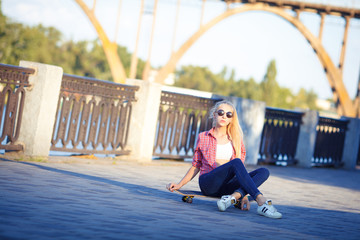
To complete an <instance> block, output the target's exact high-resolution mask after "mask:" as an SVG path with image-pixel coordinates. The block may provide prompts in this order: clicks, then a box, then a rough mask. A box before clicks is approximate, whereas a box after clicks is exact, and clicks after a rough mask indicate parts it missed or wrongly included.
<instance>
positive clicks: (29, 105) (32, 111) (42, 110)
mask: <svg viewBox="0 0 360 240" xmlns="http://www.w3.org/2000/svg"><path fill="white" fill-rule="evenodd" d="M20 66H21V67H26V68H33V69H35V74H33V75H30V77H29V83H30V84H31V86H30V87H28V88H25V91H26V92H25V103H24V112H23V119H22V122H21V129H20V135H19V138H18V142H19V143H21V144H24V155H26V156H30V157H35V156H41V157H44V156H48V155H49V152H50V146H51V137H52V133H53V127H54V122H55V115H56V108H57V103H58V100H59V94H60V86H61V80H62V76H63V69H62V68H61V67H57V66H51V65H47V64H41V63H36V62H28V61H20Z"/></svg>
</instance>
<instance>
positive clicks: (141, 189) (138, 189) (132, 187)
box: [0, 158, 174, 198]
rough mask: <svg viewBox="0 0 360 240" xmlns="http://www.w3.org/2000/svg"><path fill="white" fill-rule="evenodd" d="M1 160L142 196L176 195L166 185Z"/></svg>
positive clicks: (5, 160) (167, 196)
mask: <svg viewBox="0 0 360 240" xmlns="http://www.w3.org/2000/svg"><path fill="white" fill-rule="evenodd" d="M0 160H1V161H4V162H12V163H18V164H24V165H28V166H33V167H37V168H39V169H43V170H47V171H51V172H56V173H60V174H65V175H69V176H72V177H78V178H82V179H86V180H91V181H97V182H101V183H105V184H111V185H114V186H117V187H121V188H124V189H126V190H129V191H131V193H132V194H139V195H141V196H143V195H144V193H146V194H151V195H154V196H157V197H159V196H162V197H165V196H164V195H166V198H169V197H171V196H173V195H174V194H173V193H170V192H168V191H167V190H166V189H165V186H164V190H163V191H162V190H159V189H156V188H151V187H147V186H142V185H137V184H132V183H125V182H120V181H115V180H111V179H107V178H103V177H97V176H92V175H88V174H82V173H77V172H72V171H68V170H61V169H57V168H53V167H48V166H42V165H39V164H36V163H32V162H21V161H12V160H8V159H4V158H0Z"/></svg>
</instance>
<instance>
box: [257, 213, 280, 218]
mask: <svg viewBox="0 0 360 240" xmlns="http://www.w3.org/2000/svg"><path fill="white" fill-rule="evenodd" d="M258 214H259V215H260V216H264V217H268V218H273V219H280V218H282V215H280V216H274V215H266V214H264V213H262V212H261V213H259V212H258Z"/></svg>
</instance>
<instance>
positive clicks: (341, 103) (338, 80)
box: [75, 0, 360, 117]
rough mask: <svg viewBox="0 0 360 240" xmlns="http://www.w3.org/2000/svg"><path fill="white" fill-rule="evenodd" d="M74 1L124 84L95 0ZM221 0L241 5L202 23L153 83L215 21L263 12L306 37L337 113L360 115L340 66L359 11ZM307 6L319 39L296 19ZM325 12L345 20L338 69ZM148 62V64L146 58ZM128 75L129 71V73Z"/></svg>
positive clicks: (278, 1)
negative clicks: (328, 44) (90, 0)
mask: <svg viewBox="0 0 360 240" xmlns="http://www.w3.org/2000/svg"><path fill="white" fill-rule="evenodd" d="M75 1H76V2H77V3H78V5H79V6H80V7H81V8H82V10H83V11H84V12H85V14H86V15H87V16H88V18H89V19H90V21H91V23H92V24H93V26H94V27H95V29H96V31H97V33H98V36H99V38H100V40H101V41H102V43H103V48H104V52H105V55H106V57H107V60H108V62H109V65H110V69H111V72H112V75H113V78H114V81H115V82H118V83H124V82H125V79H126V73H125V70H124V67H123V64H122V61H121V59H120V56H119V55H118V53H117V44H116V42H111V41H110V40H109V39H108V37H107V36H106V34H105V32H104V30H103V29H102V27H101V25H100V23H99V22H98V21H97V19H96V17H95V13H94V12H95V11H94V10H95V5H96V0H94V4H93V8H92V9H90V8H88V7H87V5H86V4H85V3H84V2H83V0H75ZM143 1H144V0H142V5H143ZM157 1H158V0H155V2H156V3H157ZM205 1H206V0H203V3H204V2H205ZM223 1H224V2H226V3H227V4H228V3H231V2H242V3H244V4H242V5H240V6H239V7H235V8H228V9H227V10H226V11H224V12H223V13H222V14H220V15H218V16H216V17H214V18H213V19H212V20H210V21H209V22H208V23H206V24H202V25H201V26H200V28H199V30H198V31H197V32H195V33H194V34H193V35H192V36H191V37H190V38H189V39H188V40H187V41H186V42H185V43H184V44H183V45H182V46H181V47H180V48H179V49H178V50H177V51H174V52H173V53H172V54H171V56H170V59H169V61H168V62H167V63H166V64H165V65H164V66H163V67H162V68H161V69H160V70H159V71H158V74H157V76H156V79H155V81H156V82H158V83H163V82H164V81H165V79H166V78H167V76H168V75H169V74H170V73H172V72H173V71H174V70H175V67H176V64H177V62H178V61H179V60H180V58H181V57H182V56H183V55H184V54H185V52H186V51H187V50H188V49H189V48H190V47H191V46H192V45H193V44H194V43H195V42H196V41H197V40H198V39H199V38H200V37H201V36H202V35H203V34H204V33H205V32H207V31H208V30H209V29H210V28H212V27H214V26H215V25H216V24H217V23H219V22H221V21H222V20H224V19H226V18H228V17H230V16H233V15H235V14H239V13H243V12H247V11H266V12H270V13H273V14H275V15H278V16H280V17H281V18H283V19H285V20H286V21H288V22H290V23H291V24H292V25H293V26H294V27H296V28H297V29H298V30H299V31H300V32H301V34H302V35H303V36H304V37H305V38H306V39H307V41H308V42H309V44H310V45H311V47H312V48H313V50H314V51H315V53H316V55H317V56H318V58H319V60H320V63H321V64H322V66H323V69H324V71H325V74H326V77H327V79H328V82H329V85H330V88H331V90H332V92H333V98H334V101H335V102H336V103H337V104H338V113H339V114H341V115H345V116H349V117H356V115H360V110H359V109H358V108H359V106H358V105H360V101H355V102H354V103H353V102H352V100H351V98H350V97H349V94H348V92H347V90H346V88H345V85H344V82H343V78H342V67H343V61H344V55H345V49H346V38H347V31H348V27H349V20H350V18H352V17H355V18H360V10H354V9H346V8H341V7H331V6H327V5H321V4H312V3H304V2H293V1H291V2H290V1H286V2H285V1H282V0H237V1H232V0H223ZM285 5H286V6H285ZM155 6H156V4H155ZM155 6H154V11H156V7H155ZM228 6H229V5H228ZM285 7H286V8H288V9H289V8H290V9H292V10H294V11H295V13H296V14H297V16H296V17H293V16H291V15H290V14H289V13H287V12H286V11H285V10H284V9H285ZM307 9H310V10H315V12H317V13H319V14H321V27H320V36H319V38H317V37H315V36H314V35H313V34H312V33H311V32H310V30H308V29H307V28H306V27H305V25H304V24H303V23H302V22H301V21H300V20H299V14H300V12H301V11H306V10H307ZM141 12H142V10H141ZM312 12H314V11H312ZM325 15H337V16H343V17H345V19H346V28H345V33H344V41H343V46H342V53H341V58H340V63H339V67H338V68H337V67H336V66H335V64H334V63H333V61H332V60H331V58H330V57H329V55H328V53H327V52H326V50H325V48H324V47H323V45H322V43H321V35H322V25H323V19H324V16H325ZM150 48H151V46H150ZM134 57H135V58H136V56H135V55H134V54H133V58H134ZM147 64H148V65H150V63H149V59H148V62H147ZM133 65H134V66H133ZM133 68H134V69H136V64H133V61H132V64H131V69H133ZM144 71H145V70H144ZM130 75H132V74H131V73H130ZM143 76H146V74H143ZM145 79H146V78H145ZM358 98H360V96H357V100H359V99H358ZM356 102H358V103H356Z"/></svg>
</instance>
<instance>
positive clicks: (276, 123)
mask: <svg viewBox="0 0 360 240" xmlns="http://www.w3.org/2000/svg"><path fill="white" fill-rule="evenodd" d="M302 116H303V113H301V112H295V111H285V110H280V109H274V108H266V112H265V122H264V127H263V131H262V135H261V143H260V150H259V159H258V162H259V163H271V164H282V165H292V164H296V162H297V160H296V159H295V153H296V146H297V143H298V137H299V131H300V125H301V118H302Z"/></svg>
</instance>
